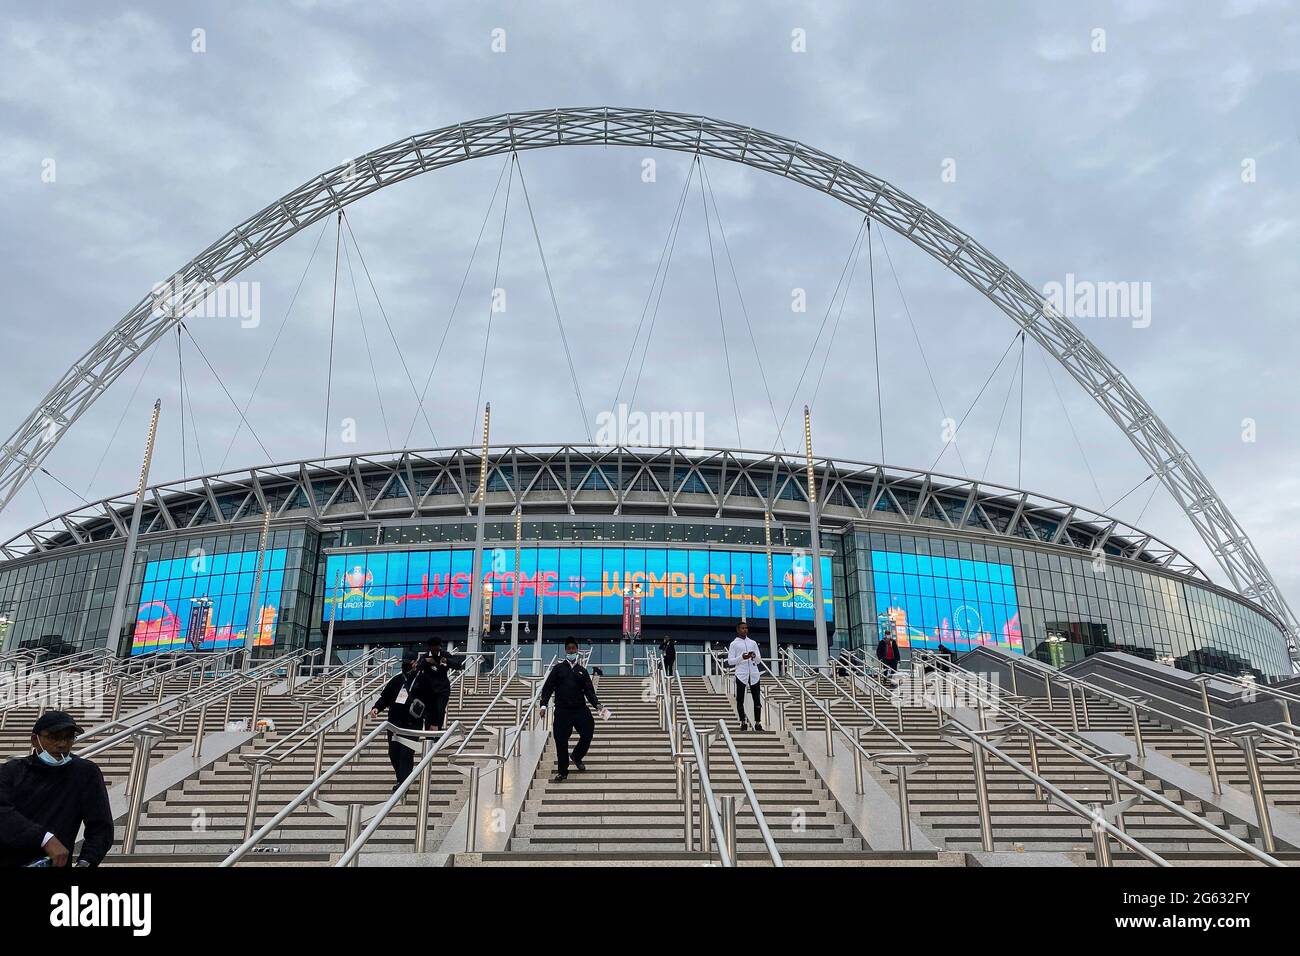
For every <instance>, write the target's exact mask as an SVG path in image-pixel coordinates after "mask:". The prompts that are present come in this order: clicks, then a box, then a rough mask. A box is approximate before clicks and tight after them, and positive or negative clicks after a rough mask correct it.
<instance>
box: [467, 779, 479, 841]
mask: <svg viewBox="0 0 1300 956" xmlns="http://www.w3.org/2000/svg"><path fill="white" fill-rule="evenodd" d="M478 788H479V779H478V766H477V765H476V764H470V768H469V795H468V796H467V797H466V800H465V807H466V809H467V811H468V812H467V813H466V815H465V852H466V853H474V852H475V851H476V850H477V849H478Z"/></svg>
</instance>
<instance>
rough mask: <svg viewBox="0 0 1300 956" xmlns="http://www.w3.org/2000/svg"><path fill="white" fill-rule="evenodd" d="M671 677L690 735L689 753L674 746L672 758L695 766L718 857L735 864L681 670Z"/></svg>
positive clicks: (687, 794) (686, 799)
mask: <svg viewBox="0 0 1300 956" xmlns="http://www.w3.org/2000/svg"><path fill="white" fill-rule="evenodd" d="M673 679H674V680H675V681H676V682H677V697H678V699H679V700H680V701H681V702H682V714H681V716H682V717H683V718H684V720H683V724H684V726H685V727H686V732H687V734H689V735H690V741H691V750H690V753H687V752H686V751H685V750H684V749H682V750H678V749H676V748H674V750H673V760H674V761H676V762H680V761H682V760H687V759H689V760H691V762H692V763H693V765H694V766H695V771H696V773H697V774H698V776H699V778H700V792H701V794H702V795H703V796H704V799H705V807H704V809H706V810H707V811H708V814H709V825H710V827H711V829H712V830H713V836H714V839H715V840H716V841H717V846H718V858H719V860H720V861H721V862H722V865H723V866H726V867H730V866H735V865H736V861H735V859H734V858H733V857H732V856H731V854H730V852H729V849H728V846H727V837H726V833H725V832H724V830H723V826H722V814H721V811H720V809H719V807H718V799H717V797H716V796H714V793H713V784H712V782H711V781H710V779H709V762H708V759H707V757H705V758H701V754H702V753H703V752H704V751H703V745H702V744H701V743H700V734H699V731H698V730H696V728H695V721H694V720H693V719H692V718H691V707H690V704H689V703H688V702H687V700H686V688H685V687H683V686H682V675H681V672H680V671H677V670H674V671H673ZM670 739H671V738H670ZM684 796H685V799H684V803H685V805H686V808H687V812H688V813H689V812H690V799H691V795H690V793H689V792H688V793H686V794H685V795H684ZM700 823H701V827H702V826H703V823H704V821H703V820H701V821H700Z"/></svg>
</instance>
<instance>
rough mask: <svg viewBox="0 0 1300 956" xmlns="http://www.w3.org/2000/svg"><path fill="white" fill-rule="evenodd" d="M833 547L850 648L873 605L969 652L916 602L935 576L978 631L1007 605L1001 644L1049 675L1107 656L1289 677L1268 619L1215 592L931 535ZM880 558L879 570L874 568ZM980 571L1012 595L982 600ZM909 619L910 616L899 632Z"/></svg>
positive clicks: (1134, 570)
mask: <svg viewBox="0 0 1300 956" xmlns="http://www.w3.org/2000/svg"><path fill="white" fill-rule="evenodd" d="M842 548H843V549H844V550H843V553H844V554H845V566H846V568H850V569H851V570H850V571H849V573H848V575H847V582H846V588H847V590H846V592H845V593H846V595H847V598H848V605H849V621H850V624H849V636H848V639H849V641H850V642H851V643H852V644H853V645H854V646H864V645H867V644H870V645H873V646H874V644H875V641H876V640H877V636H876V635H877V633H878V616H879V614H880V613H881V608H882V605H883V606H884V608H885V609H886V610H888V609H889V608H890V607H895V606H900V605H901V606H902V607H903V608H904V610H907V611H912V613H913V615H914V614H916V613H919V614H920V615H921V622H922V624H921V628H922V629H923V630H924V631H925V632H926V633H927V634H930V635H933V634H934V633H935V629H936V628H938V631H939V634H940V635H947V636H951V637H954V638H956V639H957V640H958V641H959V643H958V644H957V645H956V646H954V645H953V644H949V645H948V646H950V647H953V648H954V650H956V649H958V648H962V647H965V646H968V645H969V644H970V643H972V641H971V640H970V638H971V637H972V628H973V627H977V626H982V625H974V624H969V625H965V626H963V625H962V624H961V623H960V622H958V621H956V620H955V619H954V618H953V617H952V616H948V617H947V622H948V623H947V625H946V626H945V624H944V620H945V615H944V613H943V610H944V608H943V606H942V605H941V604H939V603H937V601H938V599H936V598H934V597H933V596H932V595H928V594H927V591H928V592H942V591H944V589H945V584H944V583H941V581H940V577H945V578H947V583H946V588H947V591H948V594H949V601H950V603H953V604H955V598H953V597H952V595H955V594H958V593H960V595H961V601H962V604H963V605H967V606H974V607H975V609H976V612H977V613H978V614H979V618H980V620H981V621H987V620H988V619H989V618H990V617H991V618H992V619H993V620H995V621H1000V622H1009V621H1010V620H1011V617H1010V612H1011V610H1012V605H1011V604H1010V603H1009V602H1010V601H1011V600H1014V602H1015V610H1016V612H1017V613H1016V617H1017V618H1018V627H1015V628H1011V629H1009V630H1008V631H1007V633H1006V635H1005V636H1006V645H1005V646H1008V647H1010V648H1011V649H1013V650H1015V649H1017V648H1015V646H1014V643H1013V642H1014V640H1015V639H1017V638H1018V639H1019V641H1020V642H1021V648H1019V649H1022V650H1023V652H1024V653H1025V654H1028V655H1030V656H1032V657H1036V658H1038V659H1040V660H1043V661H1046V662H1048V663H1051V664H1054V665H1057V666H1061V665H1064V664H1069V663H1072V662H1074V661H1077V660H1081V659H1082V658H1084V657H1086V656H1087V655H1089V654H1093V653H1096V652H1098V651H1106V650H1113V651H1124V652H1126V653H1129V654H1134V655H1136V656H1139V657H1145V658H1147V659H1149V660H1157V661H1162V662H1164V663H1167V664H1171V665H1173V666H1175V667H1178V668H1180V669H1183V670H1188V671H1193V672H1199V671H1226V672H1229V673H1234V674H1240V673H1245V672H1248V671H1249V672H1253V673H1255V674H1256V675H1257V676H1261V677H1265V678H1276V677H1282V676H1288V675H1290V673H1291V666H1290V661H1289V658H1288V655H1287V649H1286V640H1285V638H1284V637H1283V635H1282V633H1281V632H1280V631H1279V629H1278V628H1277V626H1276V625H1274V624H1273V623H1272V621H1271V620H1270V619H1269V618H1267V617H1265V616H1264V615H1263V614H1261V613H1260V612H1258V611H1256V610H1254V609H1253V608H1251V607H1249V606H1247V605H1245V604H1244V603H1242V602H1241V601H1240V600H1238V599H1234V598H1232V597H1230V596H1228V595H1227V594H1224V593H1223V592H1221V591H1218V590H1217V589H1214V588H1212V587H1209V586H1204V585H1201V584H1198V583H1196V582H1193V581H1189V580H1186V579H1183V578H1180V577H1177V576H1173V575H1165V574H1158V573H1155V572H1152V571H1148V570H1146V569H1145V568H1141V567H1138V566H1135V565H1134V564H1132V563H1130V562H1123V561H1118V560H1110V559H1107V560H1104V561H1103V560H1097V561H1094V560H1092V559H1091V558H1089V557H1087V556H1084V555H1080V554H1077V553H1068V552H1062V551H1061V550H1056V549H1052V550H1049V549H1046V548H1033V547H1028V546H1016V547H1012V546H1010V545H1007V544H991V543H983V542H978V541H964V540H960V539H956V538H952V537H946V536H938V535H923V534H889V533H880V532H865V531H858V532H856V533H854V535H853V536H852V542H851V543H850V541H849V540H848V538H845V540H844V541H843V542H842ZM850 552H851V554H850ZM882 553H883V555H884V557H885V559H886V566H885V567H884V568H880V567H879V564H880V557H881V555H882ZM926 559H928V566H929V567H930V568H931V569H934V568H936V567H938V566H939V564H938V562H939V561H940V560H942V561H943V566H945V567H946V568H948V569H951V568H952V567H953V562H956V566H957V567H958V568H962V567H967V568H969V569H970V571H971V572H972V573H971V575H970V576H969V578H973V580H974V583H975V587H974V588H971V587H970V586H969V584H970V582H969V579H968V580H963V581H962V582H961V585H960V588H958V587H955V586H954V585H953V578H952V577H951V576H950V575H951V571H950V570H949V571H947V572H945V574H944V575H942V576H940V575H938V574H936V573H934V572H933V570H932V571H931V572H930V573H928V574H926V573H922V572H921V571H920V568H921V567H922V566H923V561H925V560H926ZM912 562H916V568H917V570H916V571H914V572H913V573H912V574H910V575H909V574H907V573H905V571H906V569H909V568H911V567H912V566H913V564H912ZM980 563H984V564H989V565H994V566H998V567H999V568H1005V569H1008V570H1009V571H1010V573H1011V575H1012V578H1013V580H1014V584H1015V590H1014V595H1011V594H1009V593H1008V592H1007V590H1006V588H1005V587H1003V588H1002V589H1001V591H1000V594H1001V603H1000V604H999V602H998V601H996V600H992V599H993V598H995V597H997V594H998V592H995V590H994V588H993V585H992V581H991V580H990V584H989V590H988V591H987V592H986V591H984V590H983V589H982V588H981V587H980V580H979V579H980V574H979V566H980ZM1001 573H1002V574H1004V575H1005V573H1006V571H1002V572H1001ZM959 577H962V578H968V576H967V575H964V574H962V575H959ZM989 577H990V579H991V577H992V575H991V573H990V574H989ZM927 578H928V579H929V580H928V583H927ZM886 590H887V591H888V592H889V593H887V594H886V593H885V591H886ZM900 592H901V596H900ZM986 595H987V598H988V600H987V601H986V600H985V596H986ZM953 610H954V611H955V610H956V607H954V608H953ZM915 619H916V618H915V617H914V616H910V617H909V618H908V621H909V624H910V623H911V622H912V621H914V620H915ZM971 620H972V621H973V620H974V619H973V618H972V619H971ZM985 629H986V630H988V629H987V628H985ZM988 633H991V634H993V635H994V636H995V640H994V643H1002V642H1001V641H998V640H996V637H997V636H998V634H999V633H1000V629H999V628H994V629H992V630H988ZM963 639H965V641H966V643H965V644H962V643H960V642H961V640H963ZM900 643H901V642H900ZM945 643H948V642H947V641H946V640H945ZM973 643H986V642H985V641H980V640H976V641H974V642H973Z"/></svg>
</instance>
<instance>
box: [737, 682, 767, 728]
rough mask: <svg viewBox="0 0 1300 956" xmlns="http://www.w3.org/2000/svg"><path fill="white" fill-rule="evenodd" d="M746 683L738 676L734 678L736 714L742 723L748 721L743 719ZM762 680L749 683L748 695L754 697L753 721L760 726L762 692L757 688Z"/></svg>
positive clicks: (761, 719)
mask: <svg viewBox="0 0 1300 956" xmlns="http://www.w3.org/2000/svg"><path fill="white" fill-rule="evenodd" d="M746 686H747V685H746V684H745V682H744V681H743V680H740V679H739V678H737V679H736V715H737V716H738V717H739V718H740V722H741V723H742V724H744V723H748V721H747V720H746V719H745V689H746ZM761 686H762V681H759V682H758V683H757V684H749V685H748V689H749V696H750V697H752V698H753V699H754V723H755V724H756V725H759V726H761V725H762V723H763V692H762V691H761V690H759V688H760V687H761Z"/></svg>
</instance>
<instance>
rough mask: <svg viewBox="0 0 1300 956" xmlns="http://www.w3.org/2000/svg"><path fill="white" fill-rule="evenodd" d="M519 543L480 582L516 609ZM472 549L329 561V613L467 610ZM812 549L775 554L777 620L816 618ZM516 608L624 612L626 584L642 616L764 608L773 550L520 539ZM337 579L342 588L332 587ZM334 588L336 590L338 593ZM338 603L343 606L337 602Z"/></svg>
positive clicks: (371, 616)
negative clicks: (533, 543)
mask: <svg viewBox="0 0 1300 956" xmlns="http://www.w3.org/2000/svg"><path fill="white" fill-rule="evenodd" d="M514 560H515V552H514V548H499V549H492V548H488V549H484V552H483V572H484V576H483V578H481V580H482V581H484V582H486V583H487V584H490V585H491V586H492V613H493V615H494V616H496V615H500V614H507V615H508V614H510V613H511V609H512V607H513V601H514V582H515V579H516V575H515V567H514ZM473 561H474V552H473V550H472V549H470V548H464V549H442V550H437V551H365V552H351V553H347V554H333V555H330V556H329V557H328V558H327V559H326V562H325V582H324V587H323V588H322V591H323V617H324V620H326V621H328V620H329V619H330V617H331V615H335V614H336V616H335V619H336V620H338V621H378V620H391V619H398V618H440V617H464V616H467V615H468V614H469V609H470V587H471V582H470V569H471V567H472V565H473ZM821 562H822V564H821V577H822V581H821V583H822V600H823V602H824V606H825V609H826V619H827V620H828V621H829V620H831V619H832V616H833V603H832V600H831V561H830V558H829V557H823V558H822V559H821ZM812 577H813V576H812V557H811V555H805V554H800V553H797V552H796V553H795V554H790V553H786V554H773V555H772V578H773V581H772V584H773V595H772V601H773V605H774V606H775V608H776V617H777V619H778V620H787V621H788V620H807V621H811V620H812V619H813V583H812ZM518 581H519V613H520V614H524V615H535V614H536V613H537V609H538V604H539V602H540V603H541V605H542V606H543V610H544V613H545V614H565V615H584V616H586V615H591V616H596V615H604V616H613V617H621V615H622V613H623V589H624V587H625V586H635V585H636V584H638V583H639V584H640V585H641V588H642V594H641V602H642V603H641V614H642V616H643V617H657V616H682V617H721V618H730V619H733V620H738V619H739V618H740V617H741V611H742V608H743V609H744V610H745V613H746V615H747V616H748V617H751V618H766V617H767V601H768V594H767V584H768V581H767V555H766V554H765V553H764V552H750V551H713V550H708V549H702V548H632V547H569V548H561V547H555V548H546V547H542V548H537V547H527V548H521V549H520V552H519V573H518ZM336 582H337V587H336ZM336 592H337V599H336ZM336 603H337V605H338V606H337V609H336V608H335V606H334V605H335V604H336Z"/></svg>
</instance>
